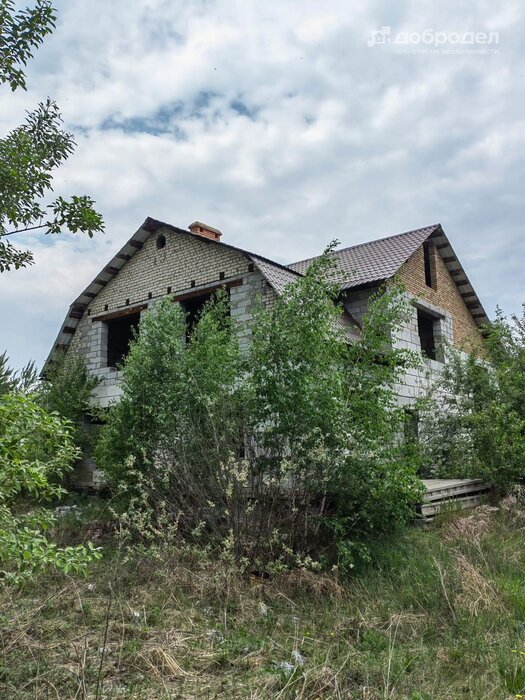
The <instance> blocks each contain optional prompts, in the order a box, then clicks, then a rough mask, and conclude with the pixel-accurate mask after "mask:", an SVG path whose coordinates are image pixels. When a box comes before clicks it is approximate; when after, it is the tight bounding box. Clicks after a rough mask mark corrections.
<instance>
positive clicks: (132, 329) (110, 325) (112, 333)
mask: <svg viewBox="0 0 525 700" xmlns="http://www.w3.org/2000/svg"><path fill="white" fill-rule="evenodd" d="M139 323H140V312H138V313H134V314H127V315H126V316H120V317H118V318H112V319H111V320H109V321H106V326H107V330H108V345H107V364H108V367H111V368H113V369H119V368H120V367H121V365H122V363H123V362H124V360H125V359H126V357H127V354H128V352H129V346H130V343H131V341H132V340H133V338H134V337H135V335H136V334H137V333H138V329H139Z"/></svg>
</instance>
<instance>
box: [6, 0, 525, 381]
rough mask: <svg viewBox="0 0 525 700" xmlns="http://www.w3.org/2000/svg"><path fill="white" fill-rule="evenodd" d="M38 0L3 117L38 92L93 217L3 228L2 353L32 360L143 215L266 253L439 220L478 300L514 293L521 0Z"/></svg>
mask: <svg viewBox="0 0 525 700" xmlns="http://www.w3.org/2000/svg"><path fill="white" fill-rule="evenodd" d="M23 4H25V3H23ZM55 6H56V9H57V11H58V23H57V28H56V30H55V32H54V34H53V35H52V36H51V37H49V38H47V39H46V41H45V43H44V44H43V45H42V47H41V48H40V49H39V50H38V51H37V52H36V53H35V58H34V60H33V61H32V62H31V64H30V66H29V70H28V90H27V92H25V93H24V92H22V91H18V92H16V93H14V94H12V93H11V92H10V91H9V90H8V88H6V87H3V88H2V89H1V92H0V100H1V102H0V105H1V107H0V136H1V135H5V134H7V133H8V132H9V130H10V129H12V128H14V127H15V126H17V125H18V124H19V123H20V122H21V121H22V120H23V119H24V115H25V111H26V110H30V109H32V108H34V107H35V106H36V104H37V103H38V102H39V101H41V100H44V99H45V98H46V97H47V96H50V97H52V98H53V99H55V100H56V101H57V103H58V105H59V106H60V108H61V111H62V114H63V118H64V121H65V126H66V128H67V129H68V130H69V131H72V132H73V133H74V134H75V139H76V142H77V149H76V152H75V153H74V155H73V156H72V157H71V158H70V160H69V161H68V162H67V163H66V164H65V165H64V166H62V167H61V168H60V169H59V170H58V171H57V172H56V174H55V177H54V189H55V195H59V194H60V195H63V196H69V195H71V194H89V195H91V196H92V197H93V198H94V199H95V200H96V202H97V208H98V209H99V211H101V212H102V214H103V216H104V219H105V223H106V231H105V233H104V234H99V235H97V236H95V238H93V239H91V240H90V239H88V238H87V237H82V236H81V235H78V234H77V235H72V234H63V235H60V236H44V235H43V234H42V233H38V232H37V233H29V234H23V235H19V236H18V238H17V241H18V244H19V245H20V246H21V247H29V248H30V249H31V250H33V252H34V254H35V260H36V264H35V265H34V266H33V267H31V268H28V269H25V270H19V271H11V272H7V273H3V274H0V352H1V351H2V350H3V349H4V348H5V349H6V350H7V353H8V355H9V357H10V359H11V365H12V366H14V367H21V366H22V365H23V364H25V363H26V362H27V361H28V360H29V359H33V360H35V362H36V363H37V365H38V366H41V365H42V363H43V361H44V360H45V357H46V356H47V354H48V352H49V350H50V348H51V346H52V344H53V341H54V339H55V337H56V335H57V333H58V330H59V328H60V324H61V322H62V320H63V318H64V316H65V314H66V311H67V309H68V307H69V304H70V303H71V302H72V301H73V299H74V298H75V297H76V296H77V295H78V294H79V293H80V292H81V291H82V289H84V287H86V286H87V284H88V283H89V282H90V281H91V280H92V278H93V277H94V276H95V275H96V274H97V273H98V271H99V270H100V269H102V267H103V266H104V265H105V264H106V263H107V262H108V260H109V259H110V258H111V257H112V256H113V255H114V253H115V252H117V251H118V249H119V248H120V247H121V246H122V245H123V244H124V242H125V241H126V240H127V239H128V238H129V237H130V236H131V235H132V234H133V233H134V231H136V230H137V229H138V228H139V227H140V224H141V223H142V222H143V221H144V219H145V218H146V217H147V216H151V217H154V218H157V219H161V220H163V221H167V222H169V223H171V224H174V225H175V226H179V227H181V228H187V226H188V225H189V224H190V223H191V222H193V221H194V220H196V219H198V220H201V221H204V222H206V223H209V224H211V225H212V226H214V227H216V228H219V229H221V230H222V231H223V239H222V240H223V241H224V242H227V243H230V244H233V245H236V246H239V247H242V248H245V249H248V250H252V251H254V252H258V253H260V254H262V255H265V256H267V257H270V258H273V259H275V260H277V261H279V262H282V263H286V262H292V261H294V260H299V259H302V258H306V257H309V256H312V255H316V254H318V253H320V252H321V251H322V249H323V248H324V247H325V246H326V245H327V244H328V243H329V242H330V241H332V240H334V239H337V240H339V241H340V243H341V245H342V246H348V245H353V244H356V243H361V242H364V241H367V240H373V239H375V238H380V237H382V236H387V235H391V234H394V233H399V232H401V231H407V230H411V229H414V228H419V227H423V226H426V225H430V224H434V223H437V222H439V223H441V224H442V226H443V228H444V230H445V232H446V233H447V235H448V237H449V239H450V241H451V243H452V245H453V246H454V249H455V251H456V254H457V255H458V257H459V259H460V260H461V262H462V264H463V266H464V267H465V268H466V271H467V274H468V275H469V277H470V279H471V282H472V283H473V285H474V287H475V289H476V290H477V292H478V295H479V296H480V298H481V300H482V302H483V304H484V306H485V308H486V310H487V312H488V313H489V315H491V314H493V313H494V309H495V307H496V305H499V306H501V307H502V308H503V310H504V311H506V312H509V313H511V312H520V311H521V304H522V302H523V301H525V293H524V292H525V289H524V286H525V284H524V272H523V266H524V263H525V236H524V234H525V231H524V224H523V222H524V221H525V196H524V194H525V193H524V185H525V94H524V86H525V52H524V51H523V45H524V43H525V25H524V14H525V4H524V3H523V2H522V1H521V0H507V1H506V2H505V3H495V2H493V0H490V1H489V0H477V1H476V2H472V1H471V0H469V1H468V2H467V1H466V0H454V1H450V0H441V2H439V3H437V2H428V1H425V0H417V1H416V0H413V1H412V2H410V1H407V0H398V1H397V2H395V3H394V2H391V0H384V1H382V0H367V1H366V2H365V1H363V0H355V1H354V2H349V0H341V1H340V0H324V2H320V0H315V1H309V0H301V1H300V2H299V0H294V1H292V0H265V2H254V1H253V0H216V1H213V0H191V1H190V0H187V1H184V0H134V1H133V2H129V0H112V1H111V2H107V0H56V2H55ZM14 238H15V237H12V241H13V242H15V241H14V240H13V239H14Z"/></svg>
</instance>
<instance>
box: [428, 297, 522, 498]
mask: <svg viewBox="0 0 525 700" xmlns="http://www.w3.org/2000/svg"><path fill="white" fill-rule="evenodd" d="M447 355H448V363H447V364H446V365H445V367H444V371H443V373H442V376H441V378H440V379H439V380H438V382H436V383H435V384H434V386H433V387H432V390H431V394H430V397H428V398H427V399H426V400H425V402H423V411H422V430H421V436H422V442H421V447H422V451H423V455H424V460H425V462H426V472H427V473H428V474H429V475H432V476H450V477H456V478H457V477H459V476H463V477H475V478H481V479H484V480H486V481H488V482H491V483H493V484H494V485H495V486H497V487H499V488H500V489H502V490H507V489H508V488H510V487H511V485H512V484H514V483H516V482H523V480H524V479H525V317H521V318H520V317H518V316H511V317H510V319H508V318H506V317H504V316H503V315H502V314H501V312H499V311H498V313H497V316H496V319H495V321H494V322H493V323H492V324H491V325H490V326H489V327H488V328H487V329H486V340H485V342H484V343H483V346H482V347H476V348H474V349H473V350H471V351H470V352H469V353H465V352H461V351H458V350H455V349H453V348H447ZM425 404H427V405H425Z"/></svg>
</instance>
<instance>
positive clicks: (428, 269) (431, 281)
mask: <svg viewBox="0 0 525 700" xmlns="http://www.w3.org/2000/svg"><path fill="white" fill-rule="evenodd" d="M430 248H431V246H430V243H429V242H428V241H425V242H424V243H423V261H424V266H425V284H426V286H427V287H430V288H431V289H436V280H435V274H434V271H433V269H432V257H431V256H432V253H431V251H430Z"/></svg>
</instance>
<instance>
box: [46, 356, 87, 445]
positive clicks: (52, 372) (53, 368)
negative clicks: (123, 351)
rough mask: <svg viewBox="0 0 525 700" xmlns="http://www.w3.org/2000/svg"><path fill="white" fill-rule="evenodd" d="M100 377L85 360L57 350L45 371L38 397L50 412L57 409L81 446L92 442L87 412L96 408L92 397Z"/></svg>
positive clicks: (76, 442)
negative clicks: (71, 428)
mask: <svg viewBox="0 0 525 700" xmlns="http://www.w3.org/2000/svg"><path fill="white" fill-rule="evenodd" d="M98 383H99V380H98V378H97V377H94V376H93V375H90V374H89V373H88V371H87V368H86V365H85V362H84V360H83V359H82V358H81V357H79V356H78V355H75V354H74V353H67V354H66V353H58V354H57V356H56V357H55V358H54V360H53V363H52V364H51V365H50V367H49V368H48V370H47V371H46V376H45V380H44V381H43V382H42V383H41V386H40V389H39V392H38V399H39V402H40V404H41V405H42V406H43V407H44V408H45V409H46V410H47V411H50V412H56V413H58V414H59V415H60V416H62V417H63V418H66V419H67V420H69V421H70V422H71V424H72V426H73V435H74V439H75V444H76V445H77V446H78V447H80V448H83V449H86V448H87V447H89V446H90V445H91V442H92V440H91V435H90V433H89V432H88V430H87V429H86V423H85V421H86V416H89V415H92V414H94V413H96V412H97V410H96V409H95V407H94V405H93V401H92V398H91V395H92V392H93V389H94V388H95V387H96V386H97V384H98Z"/></svg>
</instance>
